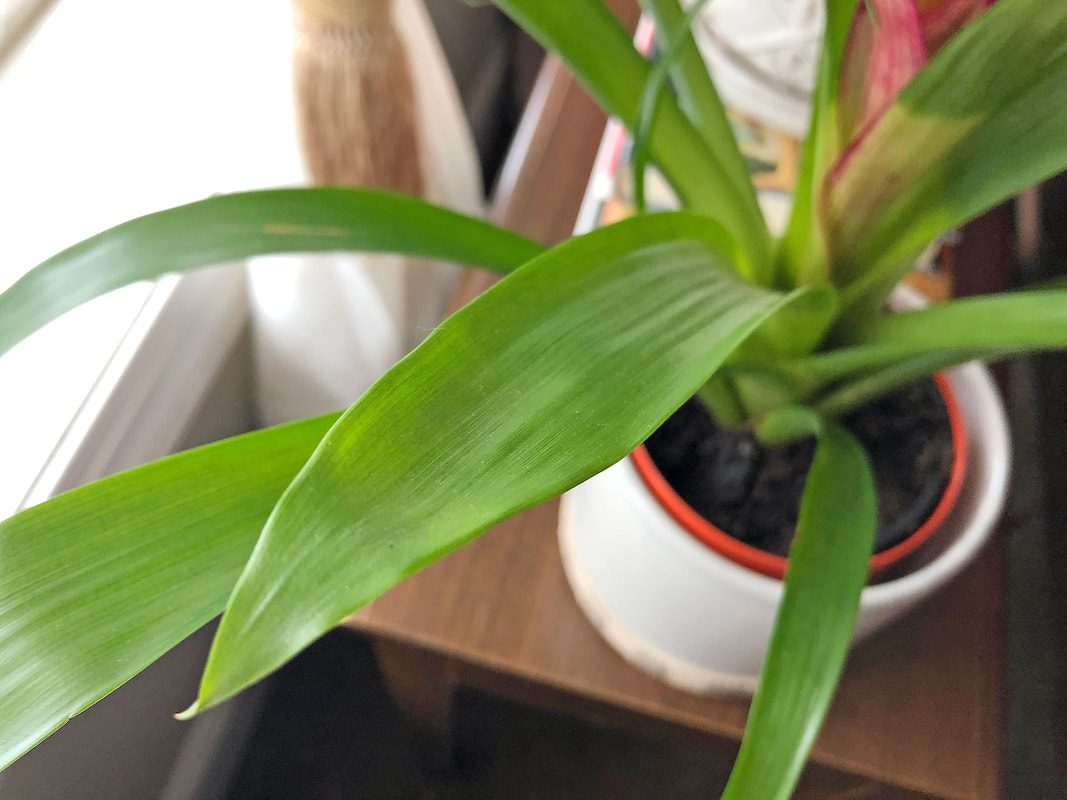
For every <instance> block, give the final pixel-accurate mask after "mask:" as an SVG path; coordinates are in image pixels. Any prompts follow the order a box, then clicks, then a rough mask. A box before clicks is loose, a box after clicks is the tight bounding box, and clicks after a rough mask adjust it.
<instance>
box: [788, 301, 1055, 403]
mask: <svg viewBox="0 0 1067 800" xmlns="http://www.w3.org/2000/svg"><path fill="white" fill-rule="evenodd" d="M843 335H845V336H846V337H847V338H845V339H843V341H842V345H843V346H841V347H838V348H836V349H834V350H829V351H826V352H824V353H819V354H817V355H814V356H810V357H808V358H805V359H798V360H797V361H796V362H794V363H793V364H792V365H791V366H790V371H791V372H794V373H795V374H796V377H798V378H800V377H803V378H806V379H808V380H811V381H815V382H818V383H828V382H831V381H834V380H838V379H840V378H843V377H848V376H850V375H854V374H857V373H864V372H869V371H871V370H875V369H879V368H882V367H885V366H888V365H890V364H893V363H894V362H897V361H900V360H902V359H908V358H912V357H916V356H921V355H923V354H929V353H938V352H952V351H957V352H960V351H966V352H969V353H971V354H974V355H979V356H985V355H991V356H993V357H998V358H1000V357H1003V356H1005V355H1008V354H1010V353H1026V352H1032V351H1036V350H1058V349H1061V348H1064V347H1067V291H1064V290H1062V289H1061V290H1057V289H1031V290H1023V291H1018V292H1006V293H1003V294H998V295H990V296H983V297H972V298H966V299H962V300H951V301H949V302H947V303H938V304H937V305H932V306H929V307H927V308H923V309H918V310H916V311H904V312H901V313H897V314H882V315H881V316H879V317H877V318H875V319H873V320H870V321H868V322H867V323H866V324H865V325H862V326H857V327H855V328H851V329H849V330H847V331H844V332H843ZM983 351H996V352H994V353H986V352H983ZM961 355H962V353H961Z"/></svg>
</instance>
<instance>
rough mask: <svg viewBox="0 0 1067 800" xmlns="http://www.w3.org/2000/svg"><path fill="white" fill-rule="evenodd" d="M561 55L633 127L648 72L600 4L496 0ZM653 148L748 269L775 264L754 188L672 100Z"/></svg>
mask: <svg viewBox="0 0 1067 800" xmlns="http://www.w3.org/2000/svg"><path fill="white" fill-rule="evenodd" d="M493 1H494V2H495V3H496V5H498V6H499V7H500V8H501V9H502V10H503V11H504V12H505V13H506V14H507V15H508V16H510V17H512V18H513V19H514V20H515V21H516V22H517V23H518V24H519V25H521V26H522V28H523V29H525V30H526V31H527V32H528V33H529V34H530V35H531V36H533V37H534V38H536V39H537V40H538V41H539V42H541V44H542V45H544V46H545V47H546V48H547V49H549V50H552V51H554V52H556V53H558V54H559V55H560V57H561V58H562V59H563V60H564V61H566V62H567V64H568V66H570V68H571V69H572V70H574V73H575V75H577V77H578V79H579V80H581V81H582V83H583V84H584V85H585V87H586V89H588V90H589V92H590V94H592V95H593V97H594V98H595V99H596V100H597V102H598V103H600V105H601V106H602V107H603V108H604V109H605V110H606V111H607V112H608V113H609V114H612V115H614V116H616V117H618V118H619V119H621V120H622V121H623V122H624V123H625V124H626V125H627V127H629V128H630V129H631V130H633V129H634V127H635V125H636V123H637V116H638V113H639V112H640V106H641V89H642V87H644V86H645V84H646V83H647V82H648V77H649V72H650V70H651V67H650V66H649V64H648V62H647V61H646V60H645V59H644V58H643V57H642V56H641V55H640V54H639V53H638V52H637V50H635V49H634V46H633V43H632V42H631V41H630V37H629V36H628V35H627V33H626V31H625V30H623V28H622V26H621V25H620V24H619V22H618V20H616V19H615V17H614V16H613V15H612V14H611V12H610V11H609V10H608V8H607V7H606V6H605V5H604V3H603V1H602V0H493ZM649 151H650V152H651V154H652V158H653V160H654V161H655V162H656V163H657V164H658V165H659V167H660V169H661V170H662V171H663V173H664V175H666V176H667V179H668V180H669V181H670V182H671V184H672V185H673V186H674V188H675V189H676V190H677V192H678V193H679V195H681V198H682V201H683V203H684V205H685V207H686V208H688V209H689V210H691V211H696V212H699V213H701V214H706V215H708V216H710V217H712V218H714V219H715V220H717V221H718V222H720V223H722V224H723V226H724V227H726V228H727V230H729V231H730V232H731V233H732V234H733V235H734V238H735V239H736V240H737V244H738V246H739V248H740V250H739V256H740V257H741V258H743V259H744V262H745V266H746V267H747V270H746V271H748V272H752V271H755V274H760V273H762V272H764V271H765V270H766V269H767V267H769V265H770V258H771V240H770V236H769V235H768V234H767V228H766V225H765V224H764V222H763V215H762V213H761V212H760V209H759V204H758V203H757V202H756V195H755V192H753V191H752V189H751V188H750V187H746V188H741V189H739V188H738V187H737V186H735V185H734V182H733V180H732V179H731V171H730V168H729V167H728V166H727V165H725V164H723V163H721V162H720V161H719V160H718V159H717V158H716V156H715V154H714V153H713V152H712V151H711V150H710V149H709V148H708V146H707V145H706V144H705V143H704V139H703V137H702V136H701V135H700V133H699V132H698V131H697V129H696V128H695V127H693V124H692V123H691V122H690V121H689V119H688V118H687V117H686V116H685V113H684V112H683V111H682V109H681V107H680V106H679V105H678V102H677V101H676V100H675V99H674V97H672V96H665V97H663V98H662V102H661V103H660V108H659V113H658V114H657V115H656V124H655V125H654V126H653V128H652V133H651V136H650V141H649Z"/></svg>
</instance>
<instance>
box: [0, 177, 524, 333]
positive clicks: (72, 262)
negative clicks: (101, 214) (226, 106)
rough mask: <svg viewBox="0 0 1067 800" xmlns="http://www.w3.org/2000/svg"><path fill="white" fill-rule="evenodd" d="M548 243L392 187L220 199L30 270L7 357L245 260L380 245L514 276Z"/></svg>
mask: <svg viewBox="0 0 1067 800" xmlns="http://www.w3.org/2000/svg"><path fill="white" fill-rule="evenodd" d="M543 249H544V248H542V247H540V246H538V245H536V244H534V243H533V242H531V241H529V240H528V239H524V238H523V237H522V236H519V235H518V234H516V233H512V232H511V231H507V230H503V229H501V228H497V227H495V226H493V225H490V224H489V223H487V222H483V221H482V220H477V219H473V218H471V217H466V216H463V215H462V214H457V213H455V212H453V211H448V210H446V209H443V208H439V207H437V206H433V205H430V204H428V203H424V202H423V201H421V200H416V199H414V198H411V197H405V196H403V195H397V194H389V193H387V192H377V191H368V190H365V189H338V188H314V189H274V190H268V191H260V192H246V193H242V194H231V195H221V196H218V197H212V198H209V199H207V200H201V201H199V202H196V203H190V204H189V205H185V206H179V207H178V208H172V209H170V210H168V211H160V212H158V213H155V214H149V215H147V216H144V217H140V218H138V219H134V220H131V221H129V222H125V223H123V224H121V225H118V226H116V227H114V228H111V229H110V230H107V231H104V232H103V233H100V234H97V235H96V236H93V237H92V238H90V239H86V240H85V241H83V242H81V243H79V244H76V245H74V246H73V247H70V248H68V249H66V250H64V251H63V252H62V253H59V254H58V255H55V256H53V257H52V258H50V259H48V260H47V261H45V262H44V263H43V264H41V265H40V266H38V267H36V268H34V269H33V270H31V271H30V272H28V273H27V274H26V275H24V276H23V277H22V278H21V279H19V280H18V281H17V282H16V283H15V284H14V285H13V286H11V288H9V289H8V290H7V291H6V292H4V293H3V294H2V295H0V354H2V353H4V352H6V351H7V350H9V349H10V348H11V347H13V346H14V345H15V344H17V343H18V342H19V341H20V340H22V339H24V338H26V337H27V336H29V335H30V334H31V333H33V332H34V331H35V330H37V329H38V328H40V327H42V326H43V325H45V324H46V323H48V322H50V321H51V320H53V319H55V318H56V317H58V316H59V315H60V314H63V313H64V312H66V311H70V310H71V309H72V308H74V307H76V306H78V305H81V304H82V303H84V302H86V301H88V300H92V299H93V298H94V297H98V296H99V295H102V294H105V293H106V292H109V291H111V290H112V289H117V288H119V287H120V286H125V285H126V284H129V283H133V282H135V281H141V280H147V279H151V278H157V277H159V276H160V275H163V274H166V273H168V272H182V271H185V270H189V269H195V268H197V267H203V266H208V265H211V264H219V263H222V262H225V261H232V260H234V259H239V258H246V257H248V256H255V255H262V254H266V253H301V252H327V251H338V250H359V251H377V252H389V253H405V254H411V255H419V256H426V257H430V258H439V259H444V260H446V261H457V262H459V263H461V264H469V265H472V266H479V267H486V268H488V269H493V270H497V271H499V272H508V271H510V270H512V269H514V268H515V267H517V266H519V265H520V264H523V263H525V262H526V261H529V260H530V259H531V258H533V257H534V256H536V255H537V254H538V253H540V252H542V251H543Z"/></svg>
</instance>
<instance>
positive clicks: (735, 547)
mask: <svg viewBox="0 0 1067 800" xmlns="http://www.w3.org/2000/svg"><path fill="white" fill-rule="evenodd" d="M934 380H935V381H936V383H937V387H938V390H939V391H940V393H941V398H942V400H943V401H944V403H945V408H946V409H947V411H948V418H949V429H950V431H951V436H952V449H953V460H952V468H951V470H950V472H949V480H948V485H947V486H946V487H945V490H944V492H942V494H941V499H940V500H939V501H938V503H937V505H936V506H935V507H934V510H933V511H932V512H931V514H930V516H929V517H927V518H926V520H925V521H924V522H923V524H922V525H920V526H919V528H918V530H916V531H915V533H913V534H911V536H909V537H907V538H906V539H904V541H902V542H899V543H897V544H895V545H893V546H892V547H890V548H889V549H887V550H883V551H882V552H881V553H876V554H874V555H872V556H871V559H870V562H869V570H870V574H871V576H872V577H875V576H877V575H879V574H881V573H883V572H885V571H886V570H888V569H889V568H890V567H891V566H893V565H895V564H897V563H899V562H900V561H901V560H902V559H904V558H905V557H907V556H909V555H911V554H912V553H914V552H915V551H916V550H917V549H918V548H919V547H921V546H922V545H923V544H925V543H926V542H927V541H929V539H930V538H931V537H932V536H933V535H934V534H935V533H936V532H937V531H938V530H940V529H941V528H942V527H943V524H944V522H945V520H946V519H947V518H948V517H949V515H950V514H951V512H952V510H953V509H954V508H955V506H956V503H957V501H958V500H959V496H960V492H961V490H962V489H963V485H964V482H965V479H966V477H967V465H968V462H969V456H970V439H969V436H968V432H967V425H966V421H965V420H964V418H963V414H962V411H961V409H960V404H959V400H958V398H957V396H956V390H955V389H954V388H953V387H952V384H951V381H950V380H949V379H948V377H947V376H946V375H945V374H944V373H938V374H937V375H935V376H934ZM630 460H631V462H632V463H633V465H634V467H635V469H636V471H637V474H638V476H639V477H640V478H641V481H642V482H643V483H644V485H645V487H646V488H647V489H648V490H649V492H650V493H651V494H652V496H653V497H654V498H655V499H656V501H657V502H658V503H659V504H660V505H661V506H662V507H663V508H664V510H665V511H667V513H668V514H669V515H670V516H671V518H672V519H674V521H675V522H677V523H678V524H679V525H680V526H681V527H682V529H683V530H685V531H686V533H688V534H689V535H690V536H692V537H693V538H694V539H696V540H697V541H698V542H699V543H701V544H703V545H704V546H706V547H708V548H709V549H711V550H713V551H715V552H716V553H718V554H719V555H721V556H723V557H725V558H727V559H729V560H730V561H733V562H734V563H736V564H739V565H740V566H742V567H746V568H747V569H750V570H752V571H754V572H758V573H760V574H761V575H765V576H767V577H769V578H774V579H777V580H782V579H783V578H784V577H785V570H786V565H787V564H788V559H787V558H785V557H783V556H778V555H773V554H771V553H767V552H765V551H763V550H760V549H758V548H756V547H753V546H752V545H749V544H745V543H744V542H742V541H740V540H739V539H735V538H734V537H732V536H730V535H729V534H727V533H725V532H724V531H723V530H721V529H720V528H719V527H718V526H716V525H713V524H712V523H711V522H709V521H708V520H706V519H704V517H702V516H701V515H700V514H699V513H698V512H697V511H696V510H695V509H694V508H692V506H690V505H689V504H688V503H686V502H685V500H683V499H682V497H681V496H680V495H679V494H678V493H677V492H676V491H675V490H674V488H673V487H672V486H671V485H670V484H669V483H668V482H667V479H666V478H664V477H663V474H662V473H661V472H660V471H659V470H658V469H657V468H656V465H655V464H654V463H653V461H652V457H651V456H650V455H649V453H648V450H647V449H646V448H645V446H644V444H641V445H639V446H638V447H637V448H636V449H635V450H634V451H633V452H632V453H630Z"/></svg>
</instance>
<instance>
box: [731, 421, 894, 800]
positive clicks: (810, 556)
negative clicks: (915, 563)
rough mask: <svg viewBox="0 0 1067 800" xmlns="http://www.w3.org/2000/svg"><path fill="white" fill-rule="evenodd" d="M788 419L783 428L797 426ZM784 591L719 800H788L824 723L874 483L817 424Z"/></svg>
mask: <svg viewBox="0 0 1067 800" xmlns="http://www.w3.org/2000/svg"><path fill="white" fill-rule="evenodd" d="M796 411H797V409H791V410H789V412H788V413H789V414H791V415H794V418H793V419H791V420H790V421H789V424H790V425H795V424H796V422H797V420H796V419H795V412H796ZM809 423H810V425H811V427H813V428H815V429H816V430H819V443H818V446H817V447H816V450H815V459H814V461H813V462H812V465H811V471H810V472H809V473H808V481H807V485H806V486H805V488H804V499H803V500H802V502H801V506H800V520H799V523H798V526H797V536H796V539H795V540H794V542H793V547H792V550H791V551H790V554H789V566H788V568H787V570H786V575H785V593H784V596H783V598H782V604H781V607H780V608H779V609H778V617H777V619H776V620H775V623H774V631H773V633H772V634H771V642H770V645H769V647H768V650H767V656H766V659H765V660H764V663H763V672H762V674H761V676H760V683H759V688H758V689H757V691H756V696H755V698H754V699H753V701H752V708H751V709H750V711H749V714H748V725H747V727H746V728H745V736H744V739H743V740H742V741H741V751H740V753H738V756H737V761H736V763H735V764H734V769H733V773H732V774H731V775H730V781H729V783H728V784H727V786H726V791H725V792H724V793H723V800H752V798H760V800H786V798H788V797H789V796H790V794H792V791H793V787H794V786H795V785H796V782H797V779H798V778H799V777H800V772H801V770H802V769H803V767H804V762H805V760H806V759H807V757H808V753H809V752H810V750H811V746H812V744H814V742H815V736H816V734H817V733H818V731H819V727H820V726H821V725H822V721H823V719H824V717H825V716H826V711H827V709H828V708H829V706H830V700H831V698H832V697H833V694H834V689H835V688H836V686H837V681H838V678H839V677H840V675H841V670H842V667H843V666H844V662H845V656H846V655H847V653H848V645H849V641H850V639H851V637H852V630H853V627H854V626H855V622H856V614H857V612H858V610H859V601H860V593H861V592H862V590H863V586H864V584H865V583H866V580H867V561H868V559H869V558H870V555H871V550H872V548H873V545H874V531H875V525H876V515H875V496H874V481H873V479H872V477H871V471H870V465H869V464H868V462H867V456H866V455H865V454H864V452H863V449H862V447H860V445H859V443H858V442H857V441H856V440H855V439H854V438H853V437H852V436H851V434H849V433H848V432H847V431H845V430H844V429H842V428H840V427H838V426H836V425H834V424H833V423H824V424H821V425H820V424H819V423H818V422H817V420H815V419H811V420H809Z"/></svg>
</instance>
